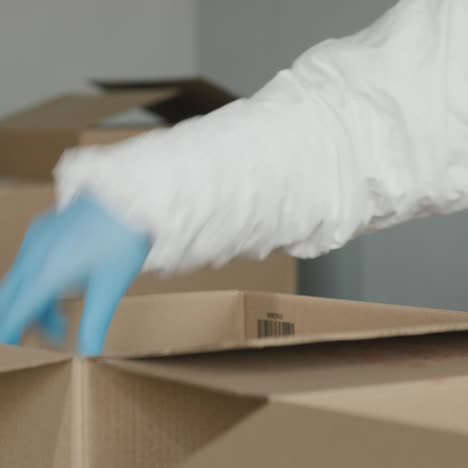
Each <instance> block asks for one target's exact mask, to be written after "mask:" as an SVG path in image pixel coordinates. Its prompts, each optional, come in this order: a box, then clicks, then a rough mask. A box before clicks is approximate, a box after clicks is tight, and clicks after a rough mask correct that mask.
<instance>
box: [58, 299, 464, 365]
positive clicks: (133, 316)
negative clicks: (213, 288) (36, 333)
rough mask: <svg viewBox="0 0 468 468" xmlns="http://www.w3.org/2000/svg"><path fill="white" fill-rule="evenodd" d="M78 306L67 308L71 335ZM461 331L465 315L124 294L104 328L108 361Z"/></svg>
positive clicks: (344, 303)
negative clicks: (120, 358)
mask: <svg viewBox="0 0 468 468" xmlns="http://www.w3.org/2000/svg"><path fill="white" fill-rule="evenodd" d="M81 308H82V304H81V303H71V304H69V305H68V306H67V310H68V311H69V313H70V314H71V315H72V316H75V318H73V317H72V323H74V324H75V325H74V327H72V330H73V333H76V329H77V323H78V320H79V313H80V311H81ZM465 330H468V314H467V313H464V312H450V311H442V310H430V309H418V308H412V307H400V306H391V305H380V304H368V303H358V302H349V301H336V300H327V299H317V298H311V297H305V296H294V295H283V294H272V293H253V292H252V293H251V292H245V293H244V292H239V291H225V292H197V293H180V294H161V295H148V296H140V297H126V298H124V299H123V300H122V302H121V304H120V306H119V308H118V310H117V312H116V314H115V316H114V319H113V321H112V323H111V326H110V329H109V332H108V334H107V338H106V344H105V353H104V354H105V356H108V357H117V356H120V357H127V358H128V357H150V356H169V355H182V354H193V353H201V352H218V351H223V350H235V349H252V348H253V349H256V348H274V347H285V346H291V345H301V344H313V343H323V342H331V341H356V340H368V339H376V338H387V337H395V336H407V335H410V336H416V335H423V334H434V333H443V332H455V331H465Z"/></svg>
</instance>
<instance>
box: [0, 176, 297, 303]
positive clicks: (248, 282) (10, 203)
mask: <svg viewBox="0 0 468 468" xmlns="http://www.w3.org/2000/svg"><path fill="white" fill-rule="evenodd" d="M53 199H54V194H53V188H52V187H51V186H50V185H47V184H12V185H7V186H4V187H0V226H1V229H0V278H1V277H2V276H3V275H4V274H5V273H6V272H7V270H8V268H9V267H10V265H11V263H12V262H13V260H14V258H15V256H16V253H17V251H18V248H19V246H20V244H21V240H22V238H23V235H24V233H25V231H26V229H27V227H28V226H29V224H30V222H31V220H32V219H33V218H34V217H35V216H37V215H38V214H40V213H41V212H42V211H44V210H46V209H47V208H48V207H49V206H50V205H51V204H52V203H53ZM296 288H297V261H296V260H295V259H293V258H292V257H288V256H286V255H279V254H275V255H271V256H270V257H269V258H267V259H266V260H264V261H262V262H257V261H253V260H236V261H233V262H231V263H229V264H228V265H226V266H224V267H223V268H220V269H204V270H202V271H197V272H195V273H191V274H187V275H182V276H177V277H174V278H164V279H163V278H160V277H159V276H158V275H156V274H153V273H147V274H144V275H140V277H139V278H138V279H137V280H136V281H135V283H134V284H133V285H132V286H131V288H130V289H129V291H128V294H147V293H167V292H179V291H206V290H221V289H248V290H263V291H275V292H284V293H295V292H296Z"/></svg>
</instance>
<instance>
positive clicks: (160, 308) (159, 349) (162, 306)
mask: <svg viewBox="0 0 468 468" xmlns="http://www.w3.org/2000/svg"><path fill="white" fill-rule="evenodd" d="M242 298H243V295H242V294H241V293H240V292H237V291H221V292H212V293H202V292H195V293H181V294H177V293H174V294H160V295H146V296H132V297H124V298H123V300H122V301H121V303H120V305H119V307H118V309H117V311H116V313H115V315H114V318H113V320H112V323H111V325H110V328H109V331H108V333H107V336H106V343H105V352H104V354H105V355H107V356H119V357H138V356H147V355H171V354H173V353H177V352H179V351H180V350H185V351H186V352H194V351H196V350H199V349H202V348H205V347H207V348H209V349H221V348H222V347H223V346H226V347H228V348H230V347H232V346H233V345H235V344H237V343H241V342H242V341H243V338H244V328H245V325H244V316H243V314H242ZM64 307H65V310H66V312H67V315H68V316H69V318H70V330H69V331H70V335H72V336H76V332H77V330H78V325H79V320H80V314H81V310H82V307H83V305H82V303H81V301H69V302H68V303H66V304H65V306H64ZM73 346H74V343H73V342H71V340H70V341H69V343H68V348H69V349H73Z"/></svg>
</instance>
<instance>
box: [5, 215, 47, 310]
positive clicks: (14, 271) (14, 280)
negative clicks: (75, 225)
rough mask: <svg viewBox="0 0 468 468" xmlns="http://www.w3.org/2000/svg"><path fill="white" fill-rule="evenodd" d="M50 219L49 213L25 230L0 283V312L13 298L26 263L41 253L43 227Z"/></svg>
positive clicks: (33, 261) (43, 237)
mask: <svg viewBox="0 0 468 468" xmlns="http://www.w3.org/2000/svg"><path fill="white" fill-rule="evenodd" d="M50 219H51V213H49V214H46V215H44V216H43V217H41V218H40V219H39V220H37V221H35V222H33V223H32V224H31V226H30V228H29V229H28V231H27V232H26V234H25V236H24V238H23V241H22V243H21V246H20V248H19V250H18V254H17V255H16V258H15V261H14V262H13V264H12V266H11V268H10V270H9V271H8V272H7V274H6V276H5V278H4V280H3V281H2V282H1V283H0V314H1V313H2V311H5V310H6V309H7V308H8V306H9V304H10V303H11V301H12V300H13V299H14V297H15V295H16V293H17V290H18V288H19V287H20V285H21V282H22V281H23V280H24V277H25V275H26V274H27V273H28V265H32V264H34V263H35V259H34V258H33V257H37V256H42V255H43V247H44V244H46V243H47V239H46V237H47V231H46V230H45V229H44V228H45V226H46V225H47V224H48V223H50ZM34 252H36V253H34ZM28 255H29V258H28ZM29 271H30V270H29Z"/></svg>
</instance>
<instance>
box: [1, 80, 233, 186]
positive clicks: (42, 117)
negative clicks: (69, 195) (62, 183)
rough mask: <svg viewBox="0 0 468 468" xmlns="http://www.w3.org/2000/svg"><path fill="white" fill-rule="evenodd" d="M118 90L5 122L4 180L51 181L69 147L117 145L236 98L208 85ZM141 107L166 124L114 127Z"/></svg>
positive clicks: (63, 100)
mask: <svg viewBox="0 0 468 468" xmlns="http://www.w3.org/2000/svg"><path fill="white" fill-rule="evenodd" d="M102 85H103V86H104V85H106V86H111V85H110V84H106V83H103V84H102ZM111 87H112V86H111ZM121 87H126V89H128V90H121ZM114 88H115V91H118V90H120V92H110V93H104V94H97V95H95V94H69V95H64V96H61V97H58V98H56V99H52V100H50V101H47V102H45V103H42V104H39V105H37V106H34V107H32V108H29V109H26V110H24V111H22V112H18V113H16V114H15V115H12V116H10V117H6V118H4V119H2V120H0V178H14V179H20V180H31V179H33V180H48V179H50V178H51V173H52V170H53V168H54V167H55V165H56V163H57V161H58V159H59V158H60V156H61V155H62V153H63V151H64V150H65V149H67V148H70V147H74V146H80V145H89V144H106V143H113V142H117V141H120V140H123V139H125V138H129V137H131V136H134V135H137V134H139V133H142V132H144V131H148V130H149V129H151V128H153V127H154V126H163V127H164V126H168V125H171V124H174V123H177V122H179V121H180V120H183V119H185V118H188V117H192V116H194V115H200V114H204V113H208V112H210V111H212V110H214V109H216V108H218V107H221V106H222V105H224V104H227V103H228V102H231V101H232V100H233V99H234V96H232V95H230V94H229V93H228V92H226V91H224V90H223V89H221V88H219V87H217V86H215V85H213V84H212V83H210V82H207V81H204V80H166V81H163V82H158V81H156V82H154V81H153V82H151V83H146V84H144V83H142V84H141V86H140V87H139V89H137V87H136V85H135V84H133V83H121V84H118V83H116V84H115V86H114V87H113V88H112V89H114ZM135 108H144V109H147V110H150V111H151V112H152V113H153V114H157V115H158V116H159V117H160V118H161V119H162V122H160V123H159V124H152V123H150V124H149V125H148V124H146V123H145V124H143V125H142V124H141V123H137V124H135V123H134V122H126V123H124V124H122V123H119V124H118V125H115V124H109V122H108V121H109V119H110V118H111V117H115V116H116V115H118V114H121V113H123V112H125V111H129V110H131V109H135Z"/></svg>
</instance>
